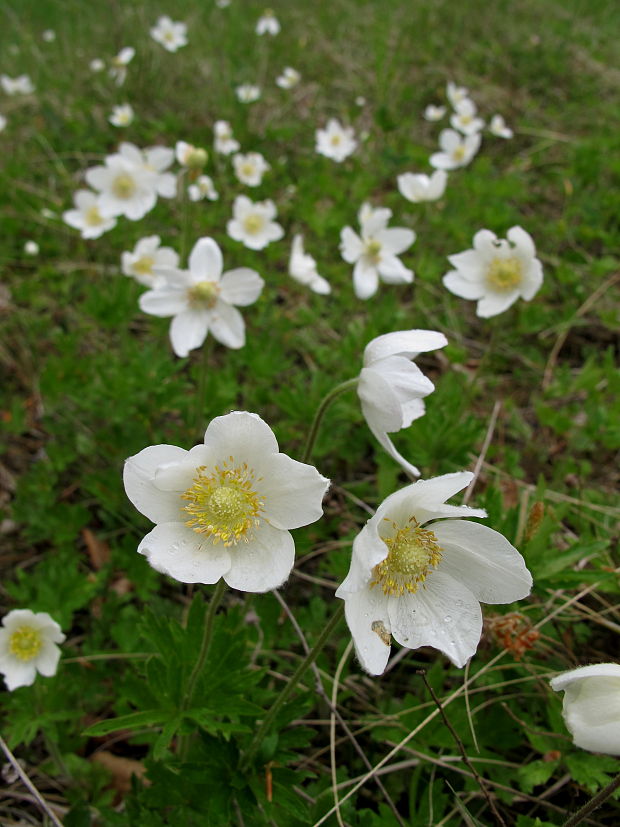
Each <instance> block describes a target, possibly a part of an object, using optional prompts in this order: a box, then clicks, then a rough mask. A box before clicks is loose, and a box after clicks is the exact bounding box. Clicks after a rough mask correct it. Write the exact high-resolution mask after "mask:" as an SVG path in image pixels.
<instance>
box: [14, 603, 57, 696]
mask: <svg viewBox="0 0 620 827" xmlns="http://www.w3.org/2000/svg"><path fill="white" fill-rule="evenodd" d="M2 627H3V628H1V629H0V672H1V673H2V674H3V675H4V682H5V683H6V685H7V688H8V689H9V690H10V691H12V690H13V689H17V687H18V686H31V684H33V683H34V679H35V677H36V674H37V672H39V674H41V675H44V676H45V677H46V678H49V677H51V676H52V675H55V674H56V669H57V668H58V661H59V659H60V649H59V648H58V646H56V644H57V643H62V642H63V641H64V640H65V635H63V633H62V631H61V630H60V626H59V625H58V623H56V621H55V620H53V619H52V618H51V617H50V616H49V615H48V613H47V612H36V613H35V612H31V611H30V609H13V611H12V612H9V613H8V614H7V615H5V616H4V617H3V618H2Z"/></svg>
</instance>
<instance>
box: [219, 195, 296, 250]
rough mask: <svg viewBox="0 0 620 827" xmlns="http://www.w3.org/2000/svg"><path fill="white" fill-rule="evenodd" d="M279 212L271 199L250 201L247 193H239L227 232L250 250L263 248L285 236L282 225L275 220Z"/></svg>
mask: <svg viewBox="0 0 620 827" xmlns="http://www.w3.org/2000/svg"><path fill="white" fill-rule="evenodd" d="M277 214H278V211H277V209H276V205H275V204H274V203H273V201H271V200H270V199H267V200H266V201H250V199H249V198H248V197H247V196H246V195H238V196H237V197H236V198H235V201H234V204H233V217H232V218H231V219H230V221H229V222H228V223H227V225H226V232H227V233H228V235H229V236H230V237H231V238H232V239H234V240H235V241H240V242H241V243H242V244H245V246H246V247H249V248H250V250H262V249H263V248H264V247H266V246H267V245H268V244H270V243H271V242H272V241H279V240H280V239H281V238H282V237H283V236H284V230H283V228H282V226H281V225H280V224H278V223H277V222H276V221H274V220H273V219H274V218H275V217H276V216H277Z"/></svg>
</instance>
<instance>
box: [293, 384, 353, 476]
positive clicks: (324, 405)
mask: <svg viewBox="0 0 620 827" xmlns="http://www.w3.org/2000/svg"><path fill="white" fill-rule="evenodd" d="M358 382H359V376H356V377H355V379H347V380H346V382H341V383H340V384H339V385H336V387H335V388H332V389H331V391H330V392H329V393H328V394H327V395H326V396H324V397H323V399H322V401H321V404H320V405H319V407H318V408H317V411H316V413H315V415H314V419H313V420H312V427H311V428H310V433H309V434H308V441H307V442H306V449H305V451H304V454H303V457H302V458H301V461H302V462H308V460H309V459H310V455H311V454H312V449H313V448H314V443H315V442H316V437H317V434H318V432H319V428H320V427H321V422H322V421H323V416H324V415H325V411H326V410H327V409H328V408H329V406H330V405H331V403H332V402H333V401H334V399H336V397H338V396H340V394H341V393H345V392H346V391H348V390H349V389H350V388H354V387H355V386H356V385H357V383H358Z"/></svg>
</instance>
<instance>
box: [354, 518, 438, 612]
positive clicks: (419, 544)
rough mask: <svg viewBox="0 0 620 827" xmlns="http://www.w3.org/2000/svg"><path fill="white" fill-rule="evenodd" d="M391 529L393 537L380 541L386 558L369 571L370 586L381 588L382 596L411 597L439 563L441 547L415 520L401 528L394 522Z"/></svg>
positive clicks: (433, 536) (431, 534) (411, 519)
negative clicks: (371, 575) (385, 550)
mask: <svg viewBox="0 0 620 827" xmlns="http://www.w3.org/2000/svg"><path fill="white" fill-rule="evenodd" d="M392 527H393V529H394V534H393V535H392V536H391V537H387V538H385V537H384V538H383V542H384V543H385V545H386V546H387V547H388V554H387V557H386V558H385V560H382V561H381V563H379V564H378V565H376V566H375V567H374V568H373V570H372V574H373V579H372V580H371V582H370V586H371V587H373V586H381V588H382V589H383V593H384V594H387V595H390V596H391V597H401V596H402V595H403V594H404V593H405V592H410V593H411V594H413V593H414V592H416V591H417V590H418V587H419V585H420V583H424V581H425V580H426V577H427V575H428V573H429V572H430V571H431V569H433V568H435V566H437V564H438V563H439V561H440V560H441V548H440V546H439V544H438V543H437V538H436V537H435V535H434V533H433V532H432V531H430V530H429V529H425V528H422V527H421V526H420V524H419V523H418V521H417V520H416V518H415V517H411V518H410V519H409V522H408V523H407V525H406V526H405V527H404V528H398V526H397V525H396V524H395V523H392Z"/></svg>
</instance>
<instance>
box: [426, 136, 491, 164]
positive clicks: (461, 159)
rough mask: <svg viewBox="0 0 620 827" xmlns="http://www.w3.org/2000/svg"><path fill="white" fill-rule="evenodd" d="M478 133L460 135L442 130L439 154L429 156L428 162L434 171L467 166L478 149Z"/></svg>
mask: <svg viewBox="0 0 620 827" xmlns="http://www.w3.org/2000/svg"><path fill="white" fill-rule="evenodd" d="M480 141H481V138H480V133H479V132H476V133H474V134H473V135H460V134H459V133H458V132H456V131H455V130H454V129H442V131H441V132H440V134H439V146H440V148H441V150H442V151H441V152H435V153H434V154H433V155H431V157H430V159H429V161H430V165H431V166H432V167H435V169H458V168H459V167H464V166H467V164H468V163H469V162H470V161H471V160H472V158H473V157H474V155H475V154H476V153H477V152H478V150H479V149H480Z"/></svg>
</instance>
